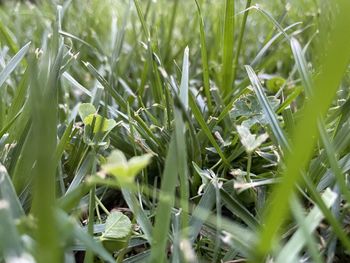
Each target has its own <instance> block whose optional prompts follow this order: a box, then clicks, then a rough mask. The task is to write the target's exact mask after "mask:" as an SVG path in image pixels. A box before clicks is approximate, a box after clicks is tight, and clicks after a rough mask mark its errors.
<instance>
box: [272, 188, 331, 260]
mask: <svg viewBox="0 0 350 263" xmlns="http://www.w3.org/2000/svg"><path fill="white" fill-rule="evenodd" d="M336 197H337V195H336V193H334V192H332V190H330V189H327V190H326V191H325V192H324V193H323V195H322V199H323V200H324V202H325V204H326V206H327V208H330V207H331V206H332V205H333V203H334V201H335V200H336ZM291 202H297V201H296V199H294V200H293V201H291ZM296 205H297V204H292V207H294V206H296ZM293 210H294V211H295V212H296V210H295V209H293ZM301 217H303V216H302V215H301ZM323 218H324V215H323V213H322V212H321V210H320V209H319V208H318V207H317V206H316V207H314V208H313V209H312V210H311V211H310V213H309V214H308V215H307V216H306V217H305V218H304V219H303V220H304V222H302V223H303V225H304V227H305V228H306V229H305V230H306V231H307V233H304V231H303V229H302V227H303V226H300V228H299V229H298V230H297V231H296V232H295V233H294V234H293V236H292V237H291V238H290V239H289V240H288V242H287V244H285V245H284V246H283V248H282V250H281V251H280V252H279V253H278V256H277V257H276V263H293V262H296V261H295V260H296V257H297V256H298V255H299V253H300V252H301V250H302V248H303V247H304V246H305V242H306V240H307V238H305V237H303V235H312V233H313V232H314V231H315V229H316V228H317V227H318V225H319V223H320V222H321V221H322V220H323Z"/></svg>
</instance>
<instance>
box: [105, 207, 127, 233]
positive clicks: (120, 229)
mask: <svg viewBox="0 0 350 263" xmlns="http://www.w3.org/2000/svg"><path fill="white" fill-rule="evenodd" d="M130 231H131V221H130V219H129V218H128V217H127V216H126V215H124V214H123V213H121V212H118V211H113V212H111V214H110V215H109V216H108V217H107V220H106V227H105V231H104V233H103V234H102V236H101V240H106V239H123V238H126V237H127V236H128V235H129V233H130Z"/></svg>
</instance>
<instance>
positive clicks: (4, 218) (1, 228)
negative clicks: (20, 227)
mask: <svg viewBox="0 0 350 263" xmlns="http://www.w3.org/2000/svg"><path fill="white" fill-rule="evenodd" d="M0 222H1V224H0V236H1V237H2V238H1V239H0V259H1V261H2V260H4V262H26V263H31V262H34V259H33V258H32V257H31V256H30V255H29V254H27V253H25V252H24V251H23V247H22V244H21V239H20V235H19V233H18V231H17V229H16V227H15V225H14V224H13V218H12V216H11V212H10V204H9V203H8V202H7V201H5V200H3V199H0ZM2 257H3V259H2Z"/></svg>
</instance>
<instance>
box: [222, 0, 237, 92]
mask: <svg viewBox="0 0 350 263" xmlns="http://www.w3.org/2000/svg"><path fill="white" fill-rule="evenodd" d="M234 29H235V1H234V0H226V1H225V16H224V31H223V34H224V35H223V52H222V73H221V91H222V95H223V98H226V97H227V96H228V95H230V94H231V93H232V84H233V81H234V79H233V44H234Z"/></svg>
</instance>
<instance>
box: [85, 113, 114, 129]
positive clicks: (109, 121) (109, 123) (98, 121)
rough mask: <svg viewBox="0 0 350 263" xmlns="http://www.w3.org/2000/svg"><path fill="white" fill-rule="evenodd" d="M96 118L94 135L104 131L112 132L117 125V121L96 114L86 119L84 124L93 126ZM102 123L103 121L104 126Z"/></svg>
mask: <svg viewBox="0 0 350 263" xmlns="http://www.w3.org/2000/svg"><path fill="white" fill-rule="evenodd" d="M94 118H95V123H94V130H93V132H94V133H97V132H99V131H102V132H107V131H110V130H112V129H113V128H114V127H115V126H116V125H117V123H116V122H115V120H112V119H106V118H103V117H102V116H101V115H99V114H95V113H94V114H90V115H88V116H87V117H85V118H84V120H83V122H84V124H85V125H92V123H93V120H94ZM102 121H103V124H102ZM101 124H102V126H101Z"/></svg>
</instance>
